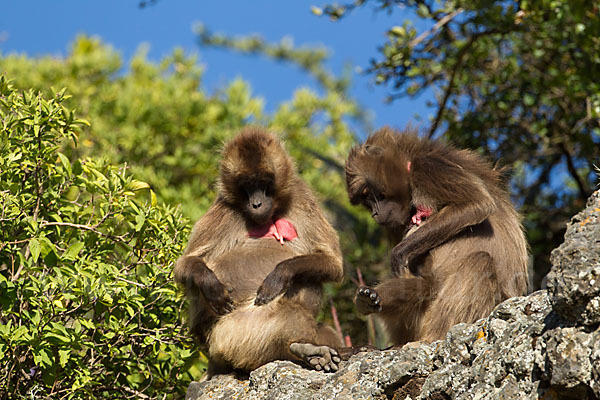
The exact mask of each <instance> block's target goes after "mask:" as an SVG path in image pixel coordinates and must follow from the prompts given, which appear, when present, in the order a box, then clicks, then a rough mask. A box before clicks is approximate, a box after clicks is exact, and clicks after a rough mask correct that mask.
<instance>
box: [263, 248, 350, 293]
mask: <svg viewBox="0 0 600 400" xmlns="http://www.w3.org/2000/svg"><path fill="white" fill-rule="evenodd" d="M343 276H344V270H343V266H342V263H341V261H340V260H339V259H338V257H334V256H331V255H329V254H326V253H312V254H306V255H301V256H296V257H292V258H290V259H287V260H285V261H282V262H280V263H279V264H278V265H277V266H276V267H275V269H274V270H273V271H272V272H271V273H270V274H269V275H267V277H266V278H265V280H264V281H263V283H262V285H261V286H260V287H259V288H258V291H257V295H256V300H255V302H254V303H255V304H256V305H262V304H266V303H268V302H270V301H271V300H273V299H274V298H275V297H277V296H278V295H280V294H281V293H283V292H285V291H286V290H287V289H288V288H289V287H290V286H291V284H292V282H293V281H294V280H303V281H308V282H316V283H320V282H339V281H341V280H342V278H343Z"/></svg>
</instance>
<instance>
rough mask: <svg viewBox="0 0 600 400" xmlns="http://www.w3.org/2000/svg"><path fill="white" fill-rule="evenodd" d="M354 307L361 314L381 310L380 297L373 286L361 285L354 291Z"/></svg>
mask: <svg viewBox="0 0 600 400" xmlns="http://www.w3.org/2000/svg"><path fill="white" fill-rule="evenodd" d="M354 303H355V304H356V309H357V310H358V312H360V313H361V314H371V313H377V312H380V311H381V297H380V296H379V293H377V291H376V290H375V289H373V288H370V287H367V286H361V287H359V288H358V290H357V291H356V297H355V298H354Z"/></svg>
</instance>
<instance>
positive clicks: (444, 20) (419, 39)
mask: <svg viewBox="0 0 600 400" xmlns="http://www.w3.org/2000/svg"><path fill="white" fill-rule="evenodd" d="M463 11H464V9H463V8H462V7H459V8H457V9H456V10H454V11H453V12H451V13H450V14H447V15H446V16H445V17H444V18H442V19H440V20H439V21H438V22H436V23H435V25H433V26H432V27H431V29H429V30H427V31H425V32H423V33H421V34H420V35H419V36H417V37H416V38H414V39H413V40H412V41H411V42H410V43H409V44H408V47H410V48H411V49H412V48H413V47H415V46H417V45H418V44H419V43H421V42H422V41H423V40H425V39H426V38H427V37H428V36H430V35H431V34H432V33H434V32H436V31H438V30H439V29H440V28H441V27H443V26H444V25H446V24H447V23H448V22H450V21H452V20H453V19H454V17H456V16H457V15H459V14H462V12H463Z"/></svg>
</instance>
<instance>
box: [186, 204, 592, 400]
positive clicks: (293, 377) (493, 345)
mask: <svg viewBox="0 0 600 400" xmlns="http://www.w3.org/2000/svg"><path fill="white" fill-rule="evenodd" d="M551 260H552V265H553V267H552V270H551V272H550V273H549V274H548V280H547V281H548V290H540V291H538V292H535V293H532V294H531V295H529V296H525V297H515V298H512V299H509V300H507V301H505V302H503V303H502V304H500V305H498V307H496V309H495V310H494V311H493V312H492V313H491V314H490V316H489V317H488V318H486V319H482V320H479V321H477V322H476V323H474V324H459V325H456V326H455V327H453V328H452V329H451V330H450V331H449V332H448V334H447V335H446V339H445V340H443V341H437V342H434V343H431V344H423V343H410V344H408V345H406V346H404V347H403V348H402V349H400V350H387V351H371V352H365V353H361V354H358V355H356V356H354V357H352V358H351V359H350V360H349V361H347V362H343V363H342V365H341V367H340V369H339V370H338V371H337V372H336V373H330V374H327V373H322V372H316V371H310V370H307V369H304V368H302V367H300V366H298V365H296V364H294V363H292V362H288V361H278V362H273V363H270V364H267V365H264V366H263V367H261V368H259V369H257V370H255V371H253V372H252V373H251V374H250V378H249V380H244V381H240V380H237V379H235V378H234V377H232V376H230V375H222V376H216V377H214V378H213V379H212V380H211V381H208V382H193V383H192V384H191V385H190V387H189V389H188V392H187V395H186V399H190V400H199V399H224V400H225V399H278V400H279V399H394V400H396V399H398V400H399V399H402V400H405V399H455V398H456V399H488V398H505V399H539V398H547V399H562V398H572V399H597V398H600V329H598V328H599V325H600V192H596V193H594V195H592V197H591V198H590V199H589V200H588V203H587V207H586V209H585V210H584V211H582V212H581V213H579V214H577V215H576V216H575V217H573V219H572V220H571V222H570V223H569V224H568V226H567V232H566V234H565V242H564V243H563V244H562V245H561V246H560V247H559V248H557V249H556V250H554V251H553V252H552V257H551Z"/></svg>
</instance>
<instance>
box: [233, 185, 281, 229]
mask: <svg viewBox="0 0 600 400" xmlns="http://www.w3.org/2000/svg"><path fill="white" fill-rule="evenodd" d="M239 187H240V190H241V191H242V192H243V197H244V198H246V199H247V201H246V205H245V207H244V210H245V213H246V215H247V216H248V218H250V219H251V220H252V221H253V222H254V223H256V224H259V225H260V224H263V223H266V222H268V221H269V220H270V219H271V218H272V217H273V213H274V211H275V210H274V201H273V183H272V179H268V178H267V179H260V178H254V179H249V180H247V181H242V182H240V184H239Z"/></svg>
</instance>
